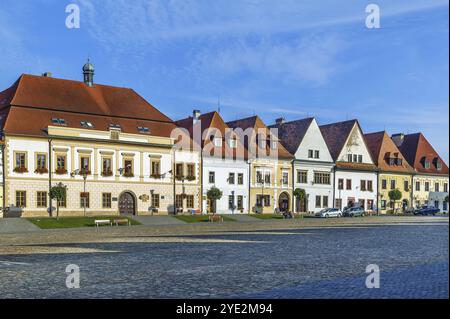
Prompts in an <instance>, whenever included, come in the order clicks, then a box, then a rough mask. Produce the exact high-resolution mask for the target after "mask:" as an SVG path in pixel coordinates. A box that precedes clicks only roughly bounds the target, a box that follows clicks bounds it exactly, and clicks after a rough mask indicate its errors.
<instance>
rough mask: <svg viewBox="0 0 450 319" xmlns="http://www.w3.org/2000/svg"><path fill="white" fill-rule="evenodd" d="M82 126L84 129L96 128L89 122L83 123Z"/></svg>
mask: <svg viewBox="0 0 450 319" xmlns="http://www.w3.org/2000/svg"><path fill="white" fill-rule="evenodd" d="M80 124H81V126H82V127H84V128H93V127H94V125H92V123H91V122H88V121H81V122H80Z"/></svg>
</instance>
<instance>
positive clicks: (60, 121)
mask: <svg viewBox="0 0 450 319" xmlns="http://www.w3.org/2000/svg"><path fill="white" fill-rule="evenodd" d="M52 124H54V125H62V126H65V125H67V124H66V120H65V119H61V118H58V117H53V118H52Z"/></svg>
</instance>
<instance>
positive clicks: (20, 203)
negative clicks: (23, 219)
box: [16, 191, 27, 207]
mask: <svg viewBox="0 0 450 319" xmlns="http://www.w3.org/2000/svg"><path fill="white" fill-rule="evenodd" d="M26 206H27V192H25V191H16V207H26Z"/></svg>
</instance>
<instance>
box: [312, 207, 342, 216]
mask: <svg viewBox="0 0 450 319" xmlns="http://www.w3.org/2000/svg"><path fill="white" fill-rule="evenodd" d="M315 216H316V217H322V218H328V217H342V212H341V210H340V209H339V208H324V209H322V210H321V211H320V212H318V213H316V214H315Z"/></svg>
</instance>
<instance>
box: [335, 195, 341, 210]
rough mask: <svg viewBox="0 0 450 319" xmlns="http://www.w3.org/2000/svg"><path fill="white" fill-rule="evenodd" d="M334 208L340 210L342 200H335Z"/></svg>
mask: <svg viewBox="0 0 450 319" xmlns="http://www.w3.org/2000/svg"><path fill="white" fill-rule="evenodd" d="M335 206H336V208H339V209H342V199H340V198H337V199H336V200H335Z"/></svg>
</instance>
